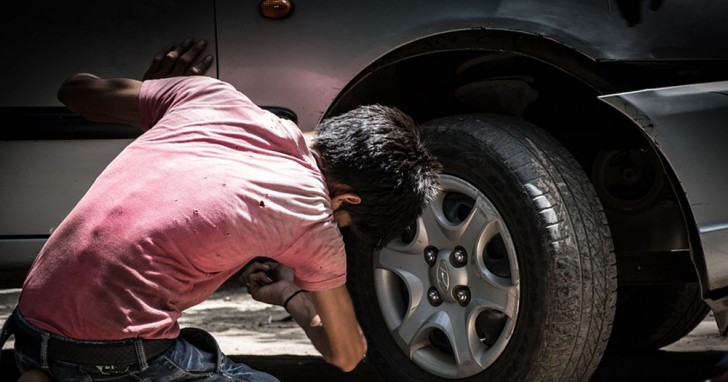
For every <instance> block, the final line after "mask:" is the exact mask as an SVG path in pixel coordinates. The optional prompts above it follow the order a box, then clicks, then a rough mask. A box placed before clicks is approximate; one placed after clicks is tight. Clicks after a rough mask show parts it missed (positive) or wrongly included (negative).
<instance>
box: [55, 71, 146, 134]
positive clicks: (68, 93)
mask: <svg viewBox="0 0 728 382" xmlns="http://www.w3.org/2000/svg"><path fill="white" fill-rule="evenodd" d="M141 88H142V83H141V81H137V80H132V79H129V78H109V79H103V78H99V77H97V76H94V75H93V74H89V73H77V74H74V75H72V76H71V77H69V78H68V79H67V80H66V81H65V82H64V83H63V85H61V87H60V88H59V89H58V100H59V101H61V102H62V103H63V104H64V105H66V106H67V107H68V108H69V109H70V110H71V111H73V112H74V113H78V114H80V115H82V116H84V117H85V118H87V119H89V120H92V121H96V122H108V123H123V124H126V125H132V126H139V124H140V116H139V91H140V90H141Z"/></svg>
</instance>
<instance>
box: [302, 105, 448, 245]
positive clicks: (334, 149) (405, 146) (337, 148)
mask: <svg viewBox="0 0 728 382" xmlns="http://www.w3.org/2000/svg"><path fill="white" fill-rule="evenodd" d="M316 133H317V134H316V138H315V140H314V143H313V149H314V150H315V151H316V152H317V153H318V155H319V157H320V160H321V167H322V169H321V170H322V172H323V174H324V176H325V177H326V180H327V183H329V185H331V184H335V183H339V184H345V185H348V186H351V187H352V188H353V189H354V190H353V191H354V192H355V193H357V194H358V195H359V196H360V197H361V203H360V204H348V203H344V205H343V206H342V207H341V209H342V210H344V211H347V212H348V213H349V215H350V216H351V224H350V226H349V231H350V232H351V233H354V234H355V235H356V236H357V237H359V238H360V239H363V240H365V241H366V244H367V245H369V246H371V247H372V248H374V249H379V248H381V247H383V246H384V245H385V244H387V243H388V242H390V241H391V240H393V239H394V238H396V237H397V236H398V235H400V234H402V233H403V232H404V230H405V229H406V228H407V226H408V225H409V224H410V223H412V222H413V221H414V219H415V218H416V217H417V216H419V215H420V214H421V213H422V209H423V207H424V206H425V204H426V203H427V202H429V201H431V200H432V199H433V198H434V197H435V195H436V194H437V192H438V191H439V181H438V174H439V172H440V169H441V166H440V163H439V162H438V161H437V160H436V159H435V158H434V157H433V156H432V155H430V153H429V152H428V151H427V149H426V148H425V146H424V145H423V144H422V142H421V141H420V137H419V131H418V128H417V126H416V124H415V122H414V121H413V120H412V118H410V117H409V116H408V115H406V114H405V113H403V112H401V111H400V110H398V109H396V108H391V107H386V106H382V105H367V106H360V107H358V108H356V109H354V110H351V111H349V112H346V113H344V114H341V115H339V116H336V117H331V118H327V119H325V120H324V121H322V122H321V123H320V124H319V125H318V126H317V127H316ZM329 191H330V192H332V191H333V190H329Z"/></svg>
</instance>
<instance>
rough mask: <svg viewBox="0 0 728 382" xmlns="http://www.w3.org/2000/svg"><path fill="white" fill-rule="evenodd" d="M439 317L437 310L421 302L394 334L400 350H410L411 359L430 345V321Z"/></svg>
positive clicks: (413, 307)
mask: <svg viewBox="0 0 728 382" xmlns="http://www.w3.org/2000/svg"><path fill="white" fill-rule="evenodd" d="M433 314H434V315H437V310H436V309H434V308H433V307H432V306H431V305H430V304H428V303H427V302H426V301H424V300H419V301H418V302H417V303H416V304H415V305H414V306H412V309H411V310H410V312H409V313H408V314H407V315H406V316H405V317H404V320H402V324H401V325H400V326H399V327H397V328H395V330H394V331H393V332H392V334H393V335H394V338H395V340H396V341H397V342H398V343H399V345H400V348H402V349H408V351H409V354H408V356H409V357H410V358H412V357H413V355H414V353H415V352H416V351H417V350H418V349H420V348H423V347H425V346H427V345H428V340H427V334H428V333H427V327H428V326H430V325H428V320H429V319H430V318H431V317H432V316H433Z"/></svg>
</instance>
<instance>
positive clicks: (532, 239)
mask: <svg viewBox="0 0 728 382" xmlns="http://www.w3.org/2000/svg"><path fill="white" fill-rule="evenodd" d="M422 130H423V137H424V140H425V142H426V144H427V145H428V147H429V148H430V150H431V151H432V153H434V154H435V155H436V156H437V157H438V158H440V160H441V161H442V163H443V166H444V173H445V174H450V175H453V176H456V177H459V178H462V179H464V180H466V181H467V182H469V183H470V184H472V185H474V186H475V187H477V188H478V190H479V191H480V192H481V193H482V194H484V195H486V196H487V197H488V198H490V199H491V201H492V203H493V204H494V205H495V206H496V208H497V209H498V211H499V212H500V215H501V216H502V217H503V220H504V221H505V223H506V225H507V226H508V230H509V231H510V235H511V237H512V240H513V243H514V244H515V251H516V254H517V256H516V257H517V262H518V267H519V269H518V272H519V274H520V282H519V283H520V295H519V298H518V300H519V304H520V305H519V306H520V307H519V311H518V314H517V320H516V321H515V322H516V324H515V329H514V330H513V333H512V336H511V337H510V338H509V339H508V343H507V346H506V347H505V349H504V350H503V351H502V352H501V353H500V354H499V356H498V358H497V359H496V360H495V361H494V362H493V363H492V364H491V365H490V366H489V367H487V368H485V369H484V370H483V371H482V372H479V373H478V374H475V375H472V376H469V377H466V378H459V379H457V378H456V380H458V381H559V382H567V381H587V380H589V378H590V376H591V375H592V374H593V372H594V370H595V369H596V367H597V365H598V363H599V361H600V359H601V357H602V354H603V352H604V350H605V348H606V345H607V341H608V339H609V335H610V332H611V326H612V319H613V316H614V308H615V304H616V289H617V285H616V266H615V258H614V252H613V244H612V241H611V236H610V231H609V227H608V225H607V220H606V217H605V215H604V212H603V209H602V206H601V204H600V202H599V200H598V198H597V196H596V192H595V191H594V189H593V187H592V185H591V184H590V182H589V180H588V178H587V177H586V175H585V173H584V171H583V169H582V168H581V167H580V166H579V164H578V163H577V162H576V161H575V160H574V159H573V157H572V156H571V155H570V154H569V153H568V152H567V151H566V150H565V149H564V148H563V147H562V146H561V145H560V144H559V143H558V142H557V141H556V140H554V139H553V138H552V137H550V136H548V135H547V134H546V133H545V132H544V131H542V130H541V129H539V128H538V127H536V126H534V125H532V124H530V123H526V122H524V121H522V120H520V119H515V118H510V117H506V116H502V115H484V114H478V115H461V116H452V117H445V118H441V119H437V120H433V121H430V122H428V123H426V124H423V126H422ZM527 185H537V186H538V187H537V188H538V189H539V191H540V193H538V194H535V193H534V191H533V187H528V186H527ZM347 247H348V248H347V251H348V253H349V289H350V291H351V292H352V296H353V299H354V301H355V305H356V307H357V314H358V317H359V319H360V322H361V324H362V327H363V329H364V331H365V333H366V335H367V338H368V341H369V351H368V356H367V357H368V361H369V362H371V363H372V364H373V367H374V369H376V370H377V372H378V373H379V375H380V376H381V378H382V379H383V380H386V381H396V382H405V381H418V382H426V381H451V380H453V379H447V378H440V377H437V376H435V375H434V374H431V373H428V372H426V371H424V370H423V369H422V368H420V367H419V366H418V365H417V364H416V363H414V362H413V361H412V360H410V358H409V357H408V356H407V355H406V354H405V353H404V352H403V351H402V350H401V349H400V348H399V347H398V345H397V344H396V342H395V341H394V340H393V338H392V335H391V333H390V332H389V330H388V329H387V327H386V325H385V323H384V320H383V317H382V311H381V310H380V308H379V303H378V299H377V295H376V293H375V291H374V289H375V284H374V276H373V273H374V272H373V264H374V263H373V258H374V256H373V254H372V253H362V251H361V249H360V248H361V247H360V246H358V245H357V243H355V242H351V241H349V242H348V243H347ZM374 255H375V256H376V253H375V254H374Z"/></svg>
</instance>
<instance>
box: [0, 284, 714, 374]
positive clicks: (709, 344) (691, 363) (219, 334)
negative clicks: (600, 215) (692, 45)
mask: <svg viewBox="0 0 728 382" xmlns="http://www.w3.org/2000/svg"><path fill="white" fill-rule="evenodd" d="M18 293H19V290H18V289H5V290H0V318H1V319H3V320H4V319H5V318H6V317H7V316H8V314H9V313H10V311H11V310H12V308H13V306H14V305H15V302H16V301H17V298H18ZM180 325H181V326H182V327H199V328H203V329H205V330H208V331H210V332H211V333H212V334H213V335H214V336H215V338H217V339H218V342H219V344H220V347H221V348H222V350H223V352H224V353H226V354H228V355H230V356H231V357H232V358H234V359H235V360H236V361H239V362H244V363H246V364H248V365H250V366H251V367H254V368H257V369H260V370H264V371H268V372H270V373H271V374H273V375H275V376H277V377H278V378H280V379H281V381H283V382H287V381H317V382H334V381H358V382H362V381H377V380H378V378H377V376H376V374H375V371H374V369H373V367H372V366H371V365H370V364H369V363H368V362H367V361H366V359H365V360H364V361H363V362H362V364H361V365H359V367H357V369H355V370H354V371H353V372H352V373H348V374H344V373H342V372H340V371H338V370H337V369H336V368H334V367H332V366H329V365H328V364H326V363H325V362H324V361H323V360H322V359H321V358H320V357H319V356H318V352H317V351H316V350H315V349H314V347H313V346H312V345H311V344H310V343H309V341H308V339H307V338H306V336H305V334H304V332H303V330H301V329H300V328H299V327H298V325H296V323H295V322H293V321H292V320H290V318H289V316H288V314H287V313H286V312H285V311H284V310H283V309H282V308H280V307H275V306H269V305H266V304H262V303H259V302H256V301H254V300H252V298H251V297H250V295H249V294H247V293H246V291H245V288H244V287H241V286H237V285H228V286H225V287H224V288H221V289H220V290H218V291H217V292H216V293H215V294H214V295H213V296H212V297H211V298H210V299H208V300H207V301H206V302H204V303H202V304H200V305H199V306H196V307H194V308H192V309H189V310H188V311H186V312H185V315H184V316H183V317H182V319H181V321H180ZM12 342H13V341H12V338H11V340H10V341H8V343H6V344H5V346H4V347H3V349H4V350H3V353H4V354H3V356H2V360H3V362H2V363H3V364H6V365H0V368H2V367H4V368H3V369H1V370H0V372H4V373H3V374H0V375H7V374H5V373H7V362H8V360H7V357H6V356H5V354H8V353H9V352H11V350H10V349H12ZM726 352H728V339H727V338H723V337H721V336H720V335H719V334H718V330H717V327H716V325H715V322H714V320H713V317H712V315H709V316H708V317H706V319H705V320H704V321H703V322H702V323H701V324H700V325H699V326H698V327H697V328H695V330H693V331H692V332H691V333H690V334H689V335H688V336H686V337H685V338H683V339H682V340H680V341H678V342H676V343H674V344H672V345H670V346H667V347H665V348H663V349H661V350H660V351H658V352H656V353H653V354H647V355H640V356H632V357H605V358H604V360H603V361H602V363H601V364H600V366H599V368H598V369H597V372H596V374H595V375H594V377H593V378H592V379H591V381H592V382H602V381H604V382H607V381H608V382H615V381H619V382H622V381H641V382H643V381H661V382H664V381H676V382H677V381H681V382H682V381H684V382H690V381H694V382H699V381H704V380H705V379H707V378H709V377H712V376H715V375H716V373H718V372H720V371H721V370H720V369H718V368H717V367H715V365H716V363H717V362H718V360H719V359H720V358H721V357H722V356H723V354H724V353H726ZM0 380H3V381H4V380H6V379H4V378H0ZM10 380H12V379H10Z"/></svg>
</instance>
